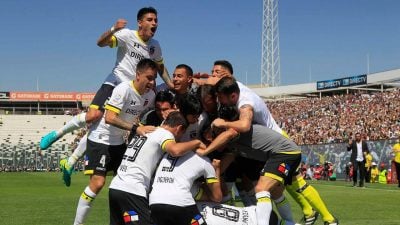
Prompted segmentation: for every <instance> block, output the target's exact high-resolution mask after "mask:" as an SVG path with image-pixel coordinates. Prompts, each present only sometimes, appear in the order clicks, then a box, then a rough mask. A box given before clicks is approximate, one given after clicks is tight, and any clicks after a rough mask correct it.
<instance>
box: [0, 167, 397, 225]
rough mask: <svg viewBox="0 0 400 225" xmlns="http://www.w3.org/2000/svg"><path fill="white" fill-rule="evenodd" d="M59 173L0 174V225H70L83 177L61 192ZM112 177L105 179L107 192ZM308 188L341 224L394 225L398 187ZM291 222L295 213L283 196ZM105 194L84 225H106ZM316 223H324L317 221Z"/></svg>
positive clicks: (336, 183) (329, 184) (344, 184)
mask: <svg viewBox="0 0 400 225" xmlns="http://www.w3.org/2000/svg"><path fill="white" fill-rule="evenodd" d="M61 176H62V174H61V173H45V172H42V173H0V206H1V210H0V224H1V225H3V224H4V225H38V224H41V225H47V224H48V225H50V224H51V225H54V224H68V225H71V224H73V220H74V216H75V210H76V205H77V203H78V198H79V196H80V194H81V193H82V191H83V189H84V188H85V187H86V185H87V182H88V177H85V176H84V175H82V173H78V174H74V175H73V176H72V184H71V187H68V188H67V187H65V186H64V184H63V183H62V180H61ZM110 178H111V177H107V179H108V180H107V184H106V186H107V187H108V185H109V183H110V180H111V179H110ZM311 184H312V185H313V186H314V187H315V188H316V189H317V190H318V191H319V193H320V195H321V196H322V198H323V199H324V200H325V203H326V204H327V206H328V208H329V209H330V211H331V212H332V213H333V214H334V215H335V216H336V217H338V218H339V220H340V224H342V225H360V224H363V225H368V224H371V225H372V224H374V225H375V224H378V225H398V224H400V213H398V210H397V209H398V205H399V202H400V188H398V187H397V185H382V184H367V188H365V189H361V188H358V187H357V188H356V187H351V184H352V182H343V181H333V182H326V181H317V182H311ZM287 197H288V199H289V201H290V203H291V206H292V210H293V214H294V217H295V219H296V220H299V219H300V218H301V216H302V214H301V211H300V208H299V207H298V206H297V204H296V203H295V202H294V201H293V200H292V199H291V197H290V196H289V195H288V194H287ZM108 215H109V214H108V189H107V188H104V189H103V190H102V192H101V193H100V195H99V196H97V198H96V200H95V201H94V204H93V207H92V211H91V212H90V214H89V217H88V218H87V221H86V223H85V224H86V225H91V224H96V225H103V224H104V225H106V224H108V221H109V220H108ZM316 224H318V225H319V224H323V222H322V219H321V218H318V221H317V223H316Z"/></svg>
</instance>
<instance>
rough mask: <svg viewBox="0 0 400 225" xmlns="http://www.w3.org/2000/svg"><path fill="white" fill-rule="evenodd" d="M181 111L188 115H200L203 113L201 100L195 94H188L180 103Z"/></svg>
mask: <svg viewBox="0 0 400 225" xmlns="http://www.w3.org/2000/svg"><path fill="white" fill-rule="evenodd" d="M178 108H179V111H180V112H181V113H182V114H183V115H184V116H185V117H186V116H187V115H200V114H201V113H202V111H203V108H202V107H201V102H200V100H199V99H198V98H197V97H196V96H195V95H193V94H186V95H184V96H182V98H180V99H179V101H178Z"/></svg>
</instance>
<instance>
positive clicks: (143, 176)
mask: <svg viewBox="0 0 400 225" xmlns="http://www.w3.org/2000/svg"><path fill="white" fill-rule="evenodd" d="M169 141H173V142H175V138H174V136H173V134H172V133H171V132H169V131H167V130H166V129H164V128H162V127H158V128H157V129H156V130H155V131H153V132H151V133H148V134H146V136H139V135H136V136H134V137H133V138H132V140H131V141H130V142H129V144H128V148H127V149H126V152H125V154H124V156H123V159H122V162H121V165H120V166H119V168H118V173H117V175H116V176H115V177H114V178H113V179H112V181H111V184H110V188H111V189H116V190H121V191H125V192H128V193H131V194H135V195H139V196H143V197H145V198H147V194H148V192H149V186H150V180H151V177H152V174H153V173H154V170H155V169H156V166H157V163H158V161H159V160H160V159H161V157H162V155H163V154H164V152H165V144H166V143H168V142H169Z"/></svg>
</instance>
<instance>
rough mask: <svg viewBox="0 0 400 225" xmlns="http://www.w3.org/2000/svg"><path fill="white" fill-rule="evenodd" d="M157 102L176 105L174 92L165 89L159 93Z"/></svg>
mask: <svg viewBox="0 0 400 225" xmlns="http://www.w3.org/2000/svg"><path fill="white" fill-rule="evenodd" d="M155 102H168V103H169V104H170V105H171V106H173V105H174V103H175V100H174V96H173V95H172V93H171V92H170V91H168V90H163V91H160V92H158V93H157V95H156V99H155Z"/></svg>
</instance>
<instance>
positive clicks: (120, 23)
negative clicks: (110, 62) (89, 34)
mask: <svg viewBox="0 0 400 225" xmlns="http://www.w3.org/2000/svg"><path fill="white" fill-rule="evenodd" d="M127 23H128V21H126V20H125V19H118V20H117V22H115V24H114V25H113V26H112V27H111V28H110V29H109V30H107V31H106V32H104V33H103V34H102V35H101V36H100V38H99V39H98V40H97V46H99V47H105V46H110V47H112V46H113V43H114V41H113V35H114V33H115V32H117V31H119V30H121V29H123V28H125V27H126V24H127Z"/></svg>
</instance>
